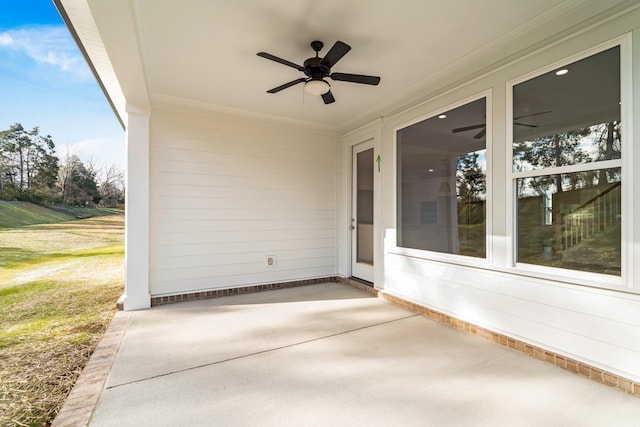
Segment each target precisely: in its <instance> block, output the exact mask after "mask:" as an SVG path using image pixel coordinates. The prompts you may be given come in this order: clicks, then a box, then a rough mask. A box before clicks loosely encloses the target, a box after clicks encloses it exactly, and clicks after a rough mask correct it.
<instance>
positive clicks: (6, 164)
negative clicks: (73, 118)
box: [0, 123, 58, 200]
mask: <svg viewBox="0 0 640 427" xmlns="http://www.w3.org/2000/svg"><path fill="white" fill-rule="evenodd" d="M57 168H58V158H57V157H56V155H55V144H54V143H53V139H52V138H51V136H50V135H46V136H42V135H40V132H39V129H38V128H37V127H35V128H33V129H32V130H31V131H27V130H25V129H24V127H23V126H22V125H21V124H20V123H15V124H13V125H12V126H10V127H9V129H7V130H4V131H1V132H0V197H2V198H7V196H8V195H9V194H8V193H9V192H10V194H11V196H13V197H16V198H18V199H24V200H31V199H33V198H50V197H51V195H52V192H53V189H54V185H55V179H54V178H55V176H56V175H57ZM8 190H10V191H8ZM11 196H10V197H9V198H11Z"/></svg>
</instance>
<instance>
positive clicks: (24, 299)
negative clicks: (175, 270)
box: [0, 215, 124, 426]
mask: <svg viewBox="0 0 640 427" xmlns="http://www.w3.org/2000/svg"><path fill="white" fill-rule="evenodd" d="M123 238H124V218H123V217H122V216H121V215H120V216H111V217H100V218H92V219H88V220H81V221H73V222H67V223H62V224H52V225H47V226H31V227H24V228H20V229H12V230H1V231H0V248H1V249H0V259H1V260H2V261H1V262H2V264H0V425H2V426H4V425H25V426H42V425H47V424H48V423H49V422H51V421H52V420H53V418H54V417H55V415H56V414H57V412H58V411H59V409H60V407H61V405H62V403H63V402H64V399H65V398H66V396H67V395H68V393H69V392H70V391H71V388H72V387H73V384H74V383H75V381H76V379H77V377H78V375H79V374H80V372H81V370H82V368H83V367H84V365H85V364H86V362H87V360H88V358H89V356H90V355H91V353H92V352H93V350H94V349H95V346H96V345H97V343H98V341H99V340H100V338H101V337H102V335H103V333H104V331H105V330H106V328H107V326H108V324H109V322H110V321H111V318H112V317H113V314H114V311H115V302H116V300H117V298H118V296H119V295H120V294H121V292H122V288H123V283H124V257H123V254H124V243H123ZM7 248H9V249H8V250H7ZM3 252H4V253H3ZM5 255H7V256H6V257H5Z"/></svg>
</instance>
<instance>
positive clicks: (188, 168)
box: [149, 107, 338, 296]
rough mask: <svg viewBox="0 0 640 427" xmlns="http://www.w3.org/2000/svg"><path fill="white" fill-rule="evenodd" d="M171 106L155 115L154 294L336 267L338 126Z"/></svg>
mask: <svg viewBox="0 0 640 427" xmlns="http://www.w3.org/2000/svg"><path fill="white" fill-rule="evenodd" d="M170 110H171V109H170V108H164V109H163V108H162V107H160V108H158V109H154V111H153V113H152V117H151V131H150V133H151V142H150V145H151V147H150V158H151V164H150V169H151V172H150V225H149V226H150V268H149V270H150V293H151V295H152V296H159V295H167V294H180V293H188V292H194V291H200V290H209V289H218V288H228V287H237V286H242V285H253V284H260V283H275V282H285V281H292V280H299V279H308V278H315V277H324V276H332V275H335V274H336V268H337V267H336V265H337V261H336V167H337V166H336V164H337V157H338V156H337V152H336V149H337V145H336V136H335V133H334V132H331V131H325V130H317V129H313V128H304V127H296V126H292V125H289V124H287V125H284V124H278V123H270V122H267V121H261V120H256V119H249V118H240V117H231V116H224V115H221V114H214V113H210V112H203V111H200V112H198V111H179V110H178V111H176V110H175V109H174V111H170ZM267 255H275V256H276V257H277V258H276V260H277V262H276V265H275V266H273V267H267V264H266V258H265V257H266V256H267Z"/></svg>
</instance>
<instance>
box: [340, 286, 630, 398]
mask: <svg viewBox="0 0 640 427" xmlns="http://www.w3.org/2000/svg"><path fill="white" fill-rule="evenodd" d="M338 281H339V282H340V283H344V284H347V285H351V286H354V287H356V288H358V289H361V290H363V291H365V292H368V293H370V294H371V295H374V296H376V297H378V298H382V299H384V300H386V301H389V302H391V303H392V304H395V305H397V306H399V307H402V308H404V309H406V310H409V311H412V312H414V313H419V314H421V315H423V316H425V317H427V318H429V319H431V320H435V321H436V322H438V323H441V324H444V325H448V326H452V327H454V328H456V329H461V330H463V331H466V332H468V333H470V334H472V335H477V336H479V337H482V338H484V339H487V340H489V341H492V342H494V343H496V344H500V345H502V346H505V347H508V348H510V349H512V350H515V351H517V352H520V353H524V354H526V355H528V356H531V357H534V358H536V359H539V360H542V361H544V362H547V363H551V364H553V365H555V366H558V367H560V368H562V369H565V370H567V371H569V372H573V373H574V374H578V375H581V376H583V377H586V378H589V379H591V380H593V381H597V382H599V383H601V384H605V385H608V386H611V387H615V388H618V389H620V390H622V391H624V392H625V393H628V394H631V395H633V396H636V397H640V383H639V382H635V381H632V380H630V379H627V378H624V377H621V376H619V375H616V374H614V373H611V372H607V371H604V370H602V369H599V368H596V367H593V366H591V365H588V364H586V363H583V362H579V361H577V360H574V359H571V358H569V357H566V356H563V355H561V354H558V353H554V352H552V351H548V350H545V349H543V348H540V347H536V346H533V345H530V344H527V343H525V342H523V341H519V340H516V339H513V338H511V337H508V336H506V335H502V334H499V333H496V332H493V331H490V330H488V329H485V328H481V327H479V326H476V325H474V324H472V323H469V322H464V321H462V320H459V319H456V318H455V317H451V316H448V315H446V314H443V313H440V312H438V311H435V310H431V309H429V308H426V307H423V306H421V305H418V304H415V303H412V302H409V301H406V300H404V299H402V298H398V297H396V296H394V295H389V294H387V293H385V292H384V291H381V290H379V289H375V288H372V287H370V286H367V285H365V284H362V283H360V282H358V281H355V280H352V279H345V278H340V279H339V280H338Z"/></svg>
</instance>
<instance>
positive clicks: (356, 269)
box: [349, 140, 376, 283]
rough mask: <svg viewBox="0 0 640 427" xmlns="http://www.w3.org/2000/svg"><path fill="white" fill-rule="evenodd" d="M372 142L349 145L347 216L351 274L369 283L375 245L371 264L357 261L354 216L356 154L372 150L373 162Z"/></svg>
mask: <svg viewBox="0 0 640 427" xmlns="http://www.w3.org/2000/svg"><path fill="white" fill-rule="evenodd" d="M373 142H374V141H373V140H368V141H364V142H361V143H360V144H356V145H352V146H351V191H350V193H351V194H350V196H351V197H350V199H351V209H350V212H351V217H350V218H349V229H350V236H349V238H350V239H351V255H350V262H351V276H353V277H355V278H357V279H362V280H366V281H367V282H371V283H373V269H374V266H375V245H373V252H374V256H373V259H372V262H373V265H369V264H365V263H361V262H358V260H357V255H358V240H359V234H358V233H359V228H358V221H357V219H356V217H357V215H358V213H357V211H358V206H357V205H358V203H357V200H358V189H357V181H358V175H357V172H358V161H357V159H358V154H360V153H363V152H365V151H369V150H372V152H373V156H372V157H373V162H374V163H375V158H376V150H375V147H374V144H373ZM371 167H372V173H373V176H372V177H371V178H372V181H373V180H374V179H375V167H374V165H373V164H372V165H371ZM372 185H373V200H374V203H375V194H376V188H375V184H374V183H373V182H372ZM372 209H373V210H375V207H374V206H372ZM372 214H373V212H372ZM375 226H376V224H375V218H374V220H373V229H374V230H375ZM372 232H373V231H372ZM374 234H375V233H374ZM372 238H373V236H372Z"/></svg>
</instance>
